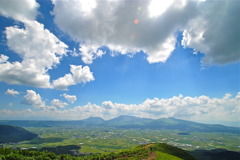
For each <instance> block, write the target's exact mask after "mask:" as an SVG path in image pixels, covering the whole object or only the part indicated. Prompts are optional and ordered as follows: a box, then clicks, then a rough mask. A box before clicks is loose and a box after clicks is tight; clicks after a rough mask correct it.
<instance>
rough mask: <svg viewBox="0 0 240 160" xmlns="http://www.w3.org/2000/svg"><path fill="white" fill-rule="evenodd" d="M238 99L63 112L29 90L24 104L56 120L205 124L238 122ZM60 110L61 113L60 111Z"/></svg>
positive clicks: (183, 98)
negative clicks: (169, 119)
mask: <svg viewBox="0 0 240 160" xmlns="http://www.w3.org/2000/svg"><path fill="white" fill-rule="evenodd" d="M239 97H240V92H239V93H238V94H237V95H236V96H232V95H231V94H226V95H225V96H224V97H222V98H210V97H208V96H205V95H202V96H198V97H189V96H183V95H179V96H174V97H172V98H165V99H164V98H163V99H159V98H154V99H146V100H145V101H144V102H143V103H141V104H122V103H114V102H111V101H104V102H102V104H101V105H96V104H92V103H87V104H86V105H83V106H76V107H74V108H70V109H62V108H63V107H64V106H66V104H64V103H63V102H61V101H60V100H53V101H52V102H51V103H52V106H46V105H45V102H44V101H43V100H42V99H41V97H40V95H39V94H36V93H35V92H34V91H32V90H28V91H27V94H26V95H25V97H24V98H25V104H29V105H32V106H33V107H35V108H38V109H41V110H36V111H34V113H32V115H38V116H42V117H49V118H53V119H69V120H77V119H84V118H88V117H90V116H92V117H102V118H104V119H110V118H115V117H117V116H120V115H133V116H137V117H145V118H167V117H175V118H180V119H186V120H194V121H198V122H205V123H222V122H226V124H227V122H235V121H237V120H238V119H239V114H240V103H239V101H240V98H239ZM55 102H56V103H55ZM61 103H63V105H61ZM55 104H56V105H55ZM59 104H60V105H59ZM59 106H61V107H59ZM57 107H58V108H61V110H58V109H57ZM9 112H10V111H9ZM29 116H31V115H29Z"/></svg>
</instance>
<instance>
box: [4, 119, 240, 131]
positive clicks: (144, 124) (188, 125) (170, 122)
mask: <svg viewBox="0 0 240 160" xmlns="http://www.w3.org/2000/svg"><path fill="white" fill-rule="evenodd" d="M0 124H5V125H15V126H21V127H51V126H86V127H89V126H101V127H115V128H126V129H128V128H135V129H170V130H180V131H184V132H230V133H237V134H240V128H239V127H227V126H224V125H217V124H203V123H197V122H192V121H186V120H180V119H176V118H160V119H148V118H139V117H134V116H126V115H122V116H119V117H116V118H113V119H110V120H103V119H102V118H99V117H89V118H87V119H84V120H76V121H0Z"/></svg>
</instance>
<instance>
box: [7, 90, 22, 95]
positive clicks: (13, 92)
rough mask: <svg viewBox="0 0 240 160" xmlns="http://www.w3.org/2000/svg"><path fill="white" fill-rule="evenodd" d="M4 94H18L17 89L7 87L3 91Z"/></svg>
mask: <svg viewBox="0 0 240 160" xmlns="http://www.w3.org/2000/svg"><path fill="white" fill-rule="evenodd" d="M5 94H6V95H12V96H16V95H19V92H18V91H15V90H14V89H8V90H7V91H6V92H5Z"/></svg>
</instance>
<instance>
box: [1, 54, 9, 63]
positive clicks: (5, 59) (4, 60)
mask: <svg viewBox="0 0 240 160" xmlns="http://www.w3.org/2000/svg"><path fill="white" fill-rule="evenodd" d="M8 58H9V57H8V56H6V55H3V54H0V64H2V63H6V62H7V60H8Z"/></svg>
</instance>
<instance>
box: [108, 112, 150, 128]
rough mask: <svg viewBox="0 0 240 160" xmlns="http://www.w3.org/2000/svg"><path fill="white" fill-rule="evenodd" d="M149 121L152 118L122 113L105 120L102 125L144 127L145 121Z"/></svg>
mask: <svg viewBox="0 0 240 160" xmlns="http://www.w3.org/2000/svg"><path fill="white" fill-rule="evenodd" d="M151 121H152V119H148V118H139V117H134V116H126V115H122V116H119V117H116V118H113V119H111V120H108V121H106V122H105V123H104V125H105V126H112V127H120V128H141V127H144V126H145V124H146V123H149V122H151Z"/></svg>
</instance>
